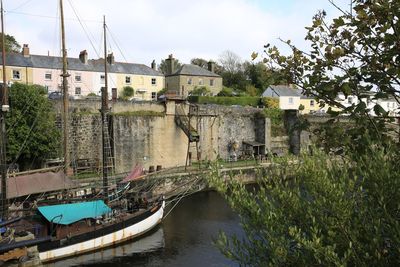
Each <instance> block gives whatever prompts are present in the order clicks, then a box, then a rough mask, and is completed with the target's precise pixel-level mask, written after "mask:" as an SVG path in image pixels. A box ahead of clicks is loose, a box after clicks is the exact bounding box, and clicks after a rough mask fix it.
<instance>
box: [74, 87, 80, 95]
mask: <svg viewBox="0 0 400 267" xmlns="http://www.w3.org/2000/svg"><path fill="white" fill-rule="evenodd" d="M81 91H82V90H81V88H80V87H75V95H81Z"/></svg>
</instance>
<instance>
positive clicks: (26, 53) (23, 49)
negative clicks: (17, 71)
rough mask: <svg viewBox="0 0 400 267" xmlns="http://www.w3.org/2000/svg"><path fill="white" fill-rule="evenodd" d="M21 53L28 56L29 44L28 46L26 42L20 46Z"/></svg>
mask: <svg viewBox="0 0 400 267" xmlns="http://www.w3.org/2000/svg"><path fill="white" fill-rule="evenodd" d="M22 55H23V56H24V57H29V46H28V44H24V45H23V46H22Z"/></svg>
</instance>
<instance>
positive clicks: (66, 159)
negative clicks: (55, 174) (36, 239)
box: [60, 0, 72, 175]
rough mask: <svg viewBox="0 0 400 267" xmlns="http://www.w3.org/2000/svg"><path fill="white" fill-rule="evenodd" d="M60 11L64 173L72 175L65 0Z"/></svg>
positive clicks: (61, 3) (61, 2)
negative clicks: (69, 142) (69, 146)
mask: <svg viewBox="0 0 400 267" xmlns="http://www.w3.org/2000/svg"><path fill="white" fill-rule="evenodd" d="M60 13H61V49H62V59H63V61H62V65H63V69H62V74H61V77H62V78H63V82H62V92H63V114H62V119H63V129H64V131H63V135H64V149H63V151H64V173H65V175H71V174H72V171H71V168H70V155H69V149H68V140H69V138H68V133H69V127H68V123H69V120H68V107H69V102H68V77H69V76H70V75H69V74H68V72H67V49H66V47H65V29H64V9H63V1H62V0H60Z"/></svg>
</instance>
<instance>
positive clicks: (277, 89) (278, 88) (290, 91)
mask: <svg viewBox="0 0 400 267" xmlns="http://www.w3.org/2000/svg"><path fill="white" fill-rule="evenodd" d="M262 96H263V97H268V96H269V97H274V96H295V97H296V96H298V97H302V96H303V95H302V94H301V90H299V89H295V88H291V87H289V86H287V85H271V86H270V87H268V88H267V89H266V90H265V91H264V93H263V94H262Z"/></svg>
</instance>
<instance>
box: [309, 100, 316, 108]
mask: <svg viewBox="0 0 400 267" xmlns="http://www.w3.org/2000/svg"><path fill="white" fill-rule="evenodd" d="M314 106H315V100H313V99H312V100H310V107H314Z"/></svg>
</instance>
